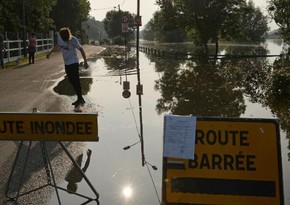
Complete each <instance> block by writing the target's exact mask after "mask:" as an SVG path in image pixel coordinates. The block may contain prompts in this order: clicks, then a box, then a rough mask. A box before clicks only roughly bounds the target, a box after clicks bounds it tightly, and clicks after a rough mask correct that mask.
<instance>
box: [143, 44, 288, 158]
mask: <svg viewBox="0 0 290 205" xmlns="http://www.w3.org/2000/svg"><path fill="white" fill-rule="evenodd" d="M222 52H223V53H224V55H225V56H224V57H223V58H221V59H219V60H217V61H216V60H212V59H204V58H203V59H195V60H194V61H187V60H181V59H178V60H174V61H173V60H169V59H162V58H159V57H156V56H152V55H149V54H147V57H148V58H149V59H150V61H151V62H154V63H155V70H156V72H159V73H161V74H162V77H160V79H158V80H156V82H155V89H156V90H157V91H159V92H160V93H161V98H159V99H158V103H157V105H156V110H157V112H158V114H162V113H166V112H170V113H172V114H177V115H190V114H192V115H197V116H218V117H220V116H222V117H240V116H241V115H242V114H244V112H245V110H246V105H245V97H247V98H248V99H249V101H250V102H252V103H259V104H261V105H262V106H264V107H268V108H270V109H271V111H272V113H273V115H274V116H276V117H278V118H279V120H280V123H281V128H282V130H283V131H285V132H286V134H287V138H288V139H290V114H289V110H290V78H289V67H290V61H289V60H288V59H287V58H286V59H285V58H282V59H280V58H277V59H276V60H275V61H274V62H270V61H269V60H268V59H267V58H265V57H262V56H265V55H266V54H268V53H269V51H268V50H267V49H266V48H264V47H261V46H253V47H247V46H238V47H233V46H231V47H224V50H223V51H222ZM237 55H239V56H241V57H237ZM252 55H255V56H257V57H255V58H253V57H249V56H252ZM289 148H290V143H289V145H288V149H289ZM288 155H289V157H288V160H290V154H288Z"/></svg>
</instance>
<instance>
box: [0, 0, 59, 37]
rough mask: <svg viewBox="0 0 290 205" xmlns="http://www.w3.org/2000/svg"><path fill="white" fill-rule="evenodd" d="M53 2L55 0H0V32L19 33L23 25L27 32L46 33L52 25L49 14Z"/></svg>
mask: <svg viewBox="0 0 290 205" xmlns="http://www.w3.org/2000/svg"><path fill="white" fill-rule="evenodd" d="M55 2H56V0H23V1H20V0H0V25H1V27H2V28H1V30H2V31H9V32H15V33H16V32H20V31H22V29H23V25H24V23H25V26H26V30H27V31H28V32H29V31H40V32H41V31H47V30H48V29H49V28H50V27H51V24H52V19H51V18H49V13H50V11H51V8H52V6H53V5H54V4H55ZM23 3H24V5H23ZM23 8H24V10H25V13H24V14H25V15H23ZM23 17H25V18H23Z"/></svg>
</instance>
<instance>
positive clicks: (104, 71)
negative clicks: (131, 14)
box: [59, 46, 290, 204]
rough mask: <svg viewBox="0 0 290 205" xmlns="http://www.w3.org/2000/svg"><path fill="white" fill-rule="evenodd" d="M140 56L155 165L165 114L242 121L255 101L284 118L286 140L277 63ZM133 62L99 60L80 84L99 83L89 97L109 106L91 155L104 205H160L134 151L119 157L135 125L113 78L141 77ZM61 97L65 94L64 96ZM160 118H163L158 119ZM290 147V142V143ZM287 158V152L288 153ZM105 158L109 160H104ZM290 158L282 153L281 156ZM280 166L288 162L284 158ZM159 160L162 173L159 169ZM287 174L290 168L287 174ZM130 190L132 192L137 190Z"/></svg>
mask: <svg viewBox="0 0 290 205" xmlns="http://www.w3.org/2000/svg"><path fill="white" fill-rule="evenodd" d="M222 52H223V53H224V54H227V53H231V54H241V53H242V54H245V55H247V54H250V53H251V54H261V55H262V54H266V53H268V50H267V49H265V48H261V47H258V46H254V47H251V48H247V47H241V46H239V47H236V48H232V47H223V49H222ZM145 55H146V56H145ZM140 56H141V61H140V62H141V69H142V70H141V74H142V76H141V77H142V82H143V83H144V88H146V89H145V90H144V97H143V100H144V107H145V106H147V107H146V108H147V109H144V110H146V115H144V118H145V119H144V122H146V125H145V127H144V128H145V131H146V133H145V135H146V137H145V141H146V143H147V144H146V148H148V153H146V154H147V155H148V158H150V159H153V160H154V161H156V160H159V159H160V158H161V157H160V156H161V155H162V133H161V132H162V122H163V121H162V119H161V118H162V116H161V114H163V113H164V112H170V113H174V114H184V115H188V114H194V115H200V116H225V117H240V116H243V115H244V114H245V113H246V112H247V109H249V102H248V101H250V102H252V103H255V105H256V104H259V105H258V107H259V108H260V107H261V106H263V107H265V110H266V109H270V110H271V112H272V113H273V116H275V117H278V118H279V120H280V123H281V129H282V130H283V131H285V132H286V133H287V138H288V139H289V131H288V130H290V125H289V119H290V116H289V114H288V113H289V109H290V108H289V102H290V100H289V99H290V98H289V97H288V96H287V95H283V97H279V95H280V94H279V95H277V93H279V92H280V93H281V92H282V91H283V92H282V93H284V94H285V91H289V90H290V89H288V85H287V81H286V80H287V79H288V78H287V75H285V79H284V80H285V82H286V83H285V82H282V81H281V76H283V75H281V74H280V73H279V72H278V73H277V76H276V77H275V76H274V75H275V72H273V71H274V70H276V71H278V70H279V69H276V68H274V64H273V62H270V61H268V60H267V59H266V58H262V57H259V58H228V57H225V58H223V59H218V60H216V61H215V60H212V59H210V60H204V59H195V60H194V61H186V60H181V59H177V60H176V59H168V58H167V59H165V58H159V57H154V56H151V55H148V54H144V53H141V55H140ZM144 56H145V57H147V58H145V57H144ZM149 61H150V62H149ZM128 62H129V63H127V61H125V60H124V59H122V58H103V59H101V60H100V61H98V64H97V63H96V65H95V66H96V68H97V69H95V68H94V69H92V70H93V71H92V74H91V75H92V76H89V75H88V76H87V77H83V79H94V80H92V84H89V86H91V89H92V92H94V93H90V92H89V93H88V96H87V97H88V98H90V99H91V101H92V102H97V103H98V104H101V105H102V106H103V107H104V114H102V115H101V116H100V117H101V119H100V122H101V123H102V124H101V126H100V133H101V134H102V136H103V137H102V139H103V140H101V141H100V142H98V144H97V145H92V146H91V147H90V148H91V149H95V150H94V153H98V154H97V155H96V158H97V159H94V160H92V162H91V163H92V165H91V169H92V171H91V175H90V172H89V173H88V174H89V176H90V178H92V179H93V180H94V182H95V183H97V186H98V189H100V193H101V200H102V201H101V203H102V204H157V202H156V201H157V200H156V198H155V196H154V195H153V194H154V193H153V191H152V190H151V189H152V184H151V183H149V180H147V178H146V176H145V177H144V173H143V172H142V171H143V167H139V166H138V163H140V161H139V160H140V159H139V156H140V153H139V152H140V151H139V150H138V149H132V150H130V152H122V151H123V150H122V148H123V146H124V145H126V144H130V143H132V142H134V141H135V140H137V138H135V136H136V130H135V129H134V128H135V125H134V123H132V122H131V120H132V119H131V118H132V116H131V115H129V111H128V112H127V110H126V109H124V107H126V106H128V101H127V100H124V99H123V98H122V96H121V95H120V93H121V91H122V86H121V85H119V81H118V80H117V78H116V75H117V76H119V75H120V76H124V75H125V73H126V72H127V73H129V72H131V73H132V74H135V73H136V70H135V68H134V64H135V61H134V58H133V57H130V58H129V59H128ZM91 63H92V62H91ZM128 64H129V65H128ZM280 70H281V69H280ZM282 70H284V71H286V70H287V69H285V68H283V69H282ZM286 73H287V72H286ZM97 77H99V78H97ZM104 77H106V78H104ZM96 78H97V79H96ZM133 79H135V76H129V79H128V80H130V81H131V83H132V85H133V84H134V83H136V82H135V81H134V80H133ZM149 79H150V80H149ZM275 79H276V80H275ZM154 80H155V81H154ZM152 83H153V84H154V85H153V86H154V87H155V92H154V91H153V89H152V93H151V92H150V91H148V90H149V89H150V88H151V87H153V86H152ZM149 84H150V85H149ZM89 86H88V87H89ZM148 87H149V89H148ZM284 88H285V89H284ZM289 88H290V87H289ZM59 92H62V93H64V92H66V91H65V89H64V90H61V91H59ZM153 92H154V93H153ZM96 93H97V94H96ZM132 93H133V92H132ZM148 96H149V97H148ZM134 99H135V95H132V96H131V97H130V100H132V102H133V104H134V105H135V106H136V105H137V103H136V102H135V103H134ZM148 105H150V106H148ZM151 105H152V106H151ZM250 106H251V105H250ZM154 108H155V109H156V111H155V110H154ZM261 110H262V108H261ZM263 111H264V110H263ZM156 112H157V113H158V114H159V116H157V115H156ZM258 112H259V111H255V116H258V117H260V116H261V113H258ZM130 114H131V110H130ZM247 117H248V116H247ZM267 117H268V116H267ZM132 121H133V120H132ZM132 128H133V129H132ZM283 142H286V140H285V141H283ZM287 142H288V143H289V140H288V141H287ZM284 144H285V143H284ZM96 146H97V148H96ZM283 149H284V150H285V152H286V146H285V147H284V145H283ZM288 149H289V147H288ZM149 150H150V152H149ZM146 151H147V149H146ZM287 152H289V151H288V150H287ZM104 153H106V155H105V158H104V155H103V154H104ZM132 153H133V154H132ZM286 155H287V154H286V153H283V156H286ZM289 157H290V156H289ZM283 160H284V161H285V159H283ZM160 161H161V160H159V164H158V167H161V166H162V165H161V163H160ZM284 161H283V163H284ZM108 162H110V163H108ZM154 163H155V162H154ZM99 167H102V171H99ZM285 167H286V166H285ZM116 170H117V171H116ZM285 170H289V169H288V168H287V167H286V168H285ZM89 171H90V170H89ZM286 172H287V171H286ZM155 173H156V174H155V175H154V176H155V179H156V178H157V179H158V183H156V184H158V188H159V191H160V189H161V174H162V173H161V172H158V171H157V172H155ZM146 174H147V173H145V175H146ZM284 175H285V174H284ZM156 176H157V177H156ZM108 179H109V180H108ZM285 179H286V180H285ZM284 181H285V183H286V185H287V182H288V181H289V177H288V178H287V175H286V177H285V176H284ZM127 182H130V183H127ZM133 183H134V186H132V184H133ZM124 184H130V185H131V186H129V187H131V190H130V189H129V188H125V187H126V186H123V185H124ZM148 187H149V188H148ZM288 187H289V186H288ZM80 189H81V188H80ZM288 192H289V188H288V189H287V186H286V189H285V193H288ZM152 193H153V194H152ZM129 196H130V197H129ZM285 196H286V198H289V197H288V196H289V194H288V195H287V194H285ZM288 201H289V200H288ZM154 202H155V203H154Z"/></svg>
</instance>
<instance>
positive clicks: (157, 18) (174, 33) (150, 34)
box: [142, 11, 188, 42]
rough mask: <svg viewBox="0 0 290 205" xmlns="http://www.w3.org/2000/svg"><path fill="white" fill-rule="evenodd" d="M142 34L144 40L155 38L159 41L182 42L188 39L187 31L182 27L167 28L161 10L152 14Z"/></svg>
mask: <svg viewBox="0 0 290 205" xmlns="http://www.w3.org/2000/svg"><path fill="white" fill-rule="evenodd" d="M142 36H143V38H144V39H145V40H157V41H160V42H184V41H186V40H188V36H187V32H186V31H185V29H184V28H170V27H169V28H168V26H167V24H166V19H164V18H163V15H162V11H156V12H155V13H154V14H153V18H152V19H151V20H150V21H149V22H148V23H147V24H146V25H145V28H144V29H143V30H142Z"/></svg>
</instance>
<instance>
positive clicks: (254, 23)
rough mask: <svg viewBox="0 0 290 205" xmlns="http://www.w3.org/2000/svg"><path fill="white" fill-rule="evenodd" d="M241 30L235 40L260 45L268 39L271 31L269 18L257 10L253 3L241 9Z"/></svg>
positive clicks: (250, 2)
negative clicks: (268, 33) (268, 32)
mask: <svg viewBox="0 0 290 205" xmlns="http://www.w3.org/2000/svg"><path fill="white" fill-rule="evenodd" d="M239 28H240V33H239V35H237V37H236V39H235V40H236V41H238V42H243V43H245V42H249V43H260V42H263V41H264V40H265V39H266V35H267V31H268V30H269V27H268V22H267V17H266V16H264V15H263V13H262V12H261V10H260V9H259V8H255V6H254V3H253V1H249V2H248V4H247V5H245V6H243V7H241V15H240V18H239Z"/></svg>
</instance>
